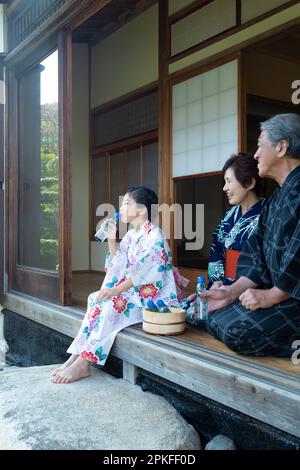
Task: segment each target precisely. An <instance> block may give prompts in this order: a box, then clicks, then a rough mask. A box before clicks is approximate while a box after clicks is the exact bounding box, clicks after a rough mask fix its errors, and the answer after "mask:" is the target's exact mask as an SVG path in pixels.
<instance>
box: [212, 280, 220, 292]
mask: <svg viewBox="0 0 300 470" xmlns="http://www.w3.org/2000/svg"><path fill="white" fill-rule="evenodd" d="M222 286H223V282H222V281H215V282H214V283H213V285H212V286H211V288H210V290H215V289H219V288H220V287H222Z"/></svg>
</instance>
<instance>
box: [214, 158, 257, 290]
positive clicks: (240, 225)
mask: <svg viewBox="0 0 300 470" xmlns="http://www.w3.org/2000/svg"><path fill="white" fill-rule="evenodd" d="M223 174H224V181H225V184H224V187H223V191H224V192H225V193H226V195H227V197H228V201H229V204H230V205H231V206H233V207H232V208H231V209H230V210H229V211H228V212H226V214H225V216H224V217H223V219H222V220H221V222H220V224H219V225H218V227H217V229H216V231H215V232H214V234H213V236H212V244H211V250H210V256H209V262H208V280H209V284H208V287H210V286H211V285H212V284H213V283H216V282H220V283H221V284H226V285H230V284H232V283H233V282H234V281H235V280H236V266H237V261H238V257H239V255H240V252H241V250H242V248H243V246H244V244H245V243H246V241H247V240H248V238H249V237H250V235H251V234H252V233H253V232H254V231H255V229H256V227H257V223H258V219H259V215H260V213H261V211H262V208H263V206H264V202H265V200H264V199H260V198H259V195H260V187H261V181H260V177H259V175H258V169H257V164H256V161H255V160H254V158H253V155H252V154H244V153H239V154H238V155H233V156H232V157H230V158H229V159H228V160H227V161H226V163H225V165H224V167H223Z"/></svg>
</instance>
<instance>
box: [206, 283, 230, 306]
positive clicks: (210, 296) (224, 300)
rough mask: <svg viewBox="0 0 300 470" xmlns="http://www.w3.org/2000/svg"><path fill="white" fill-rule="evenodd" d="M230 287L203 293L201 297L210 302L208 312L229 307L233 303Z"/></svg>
mask: <svg viewBox="0 0 300 470" xmlns="http://www.w3.org/2000/svg"><path fill="white" fill-rule="evenodd" d="M229 287H230V286H221V287H218V288H216V289H210V290H208V291H206V292H201V294H200V297H201V298H202V299H207V301H208V310H207V311H208V312H214V311H215V310H219V308H223V307H227V305H230V304H231V303H232V302H233V298H232V295H231V294H230V290H229Z"/></svg>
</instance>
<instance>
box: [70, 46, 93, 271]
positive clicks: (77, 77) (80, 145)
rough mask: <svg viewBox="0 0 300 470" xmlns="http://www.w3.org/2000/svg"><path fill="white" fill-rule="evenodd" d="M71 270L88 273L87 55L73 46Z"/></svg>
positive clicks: (84, 48)
mask: <svg viewBox="0 0 300 470" xmlns="http://www.w3.org/2000/svg"><path fill="white" fill-rule="evenodd" d="M72 253H73V255H72V269H73V271H77V270H87V269H89V54H88V46H87V45H86V44H74V45H73V130H72Z"/></svg>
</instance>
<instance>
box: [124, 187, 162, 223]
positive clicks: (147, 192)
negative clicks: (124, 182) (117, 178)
mask: <svg viewBox="0 0 300 470" xmlns="http://www.w3.org/2000/svg"><path fill="white" fill-rule="evenodd" d="M126 194H129V195H130V197H132V199H134V200H135V202H136V203H137V204H143V205H144V206H145V207H146V208H147V211H148V220H151V206H152V205H156V204H158V198H157V195H156V193H155V192H154V191H152V189H149V188H146V187H145V186H131V187H130V188H128V190H127V193H126Z"/></svg>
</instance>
